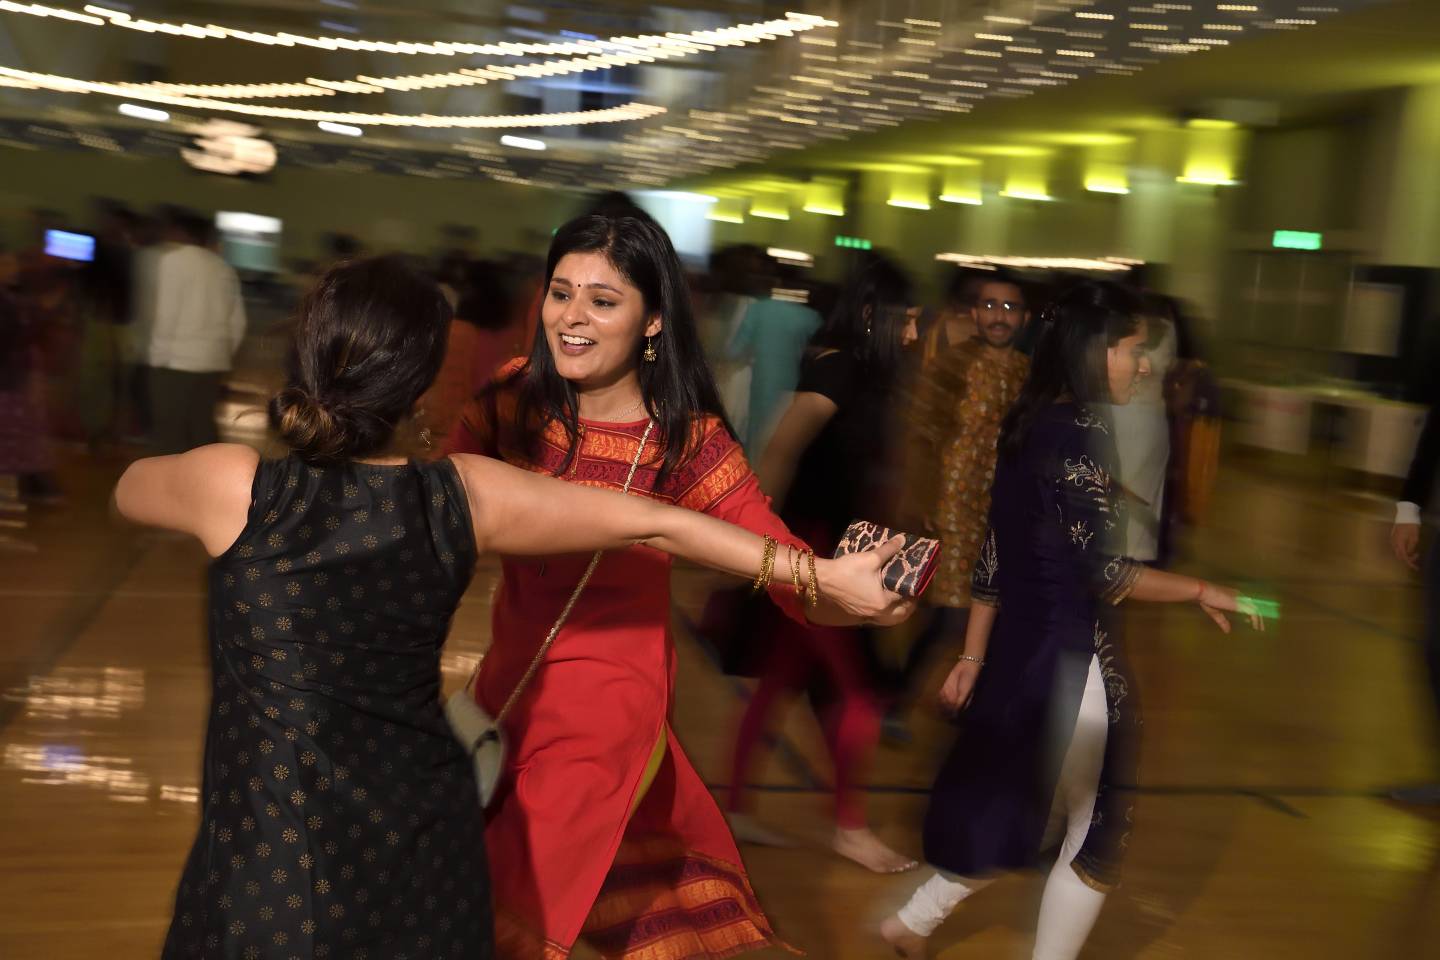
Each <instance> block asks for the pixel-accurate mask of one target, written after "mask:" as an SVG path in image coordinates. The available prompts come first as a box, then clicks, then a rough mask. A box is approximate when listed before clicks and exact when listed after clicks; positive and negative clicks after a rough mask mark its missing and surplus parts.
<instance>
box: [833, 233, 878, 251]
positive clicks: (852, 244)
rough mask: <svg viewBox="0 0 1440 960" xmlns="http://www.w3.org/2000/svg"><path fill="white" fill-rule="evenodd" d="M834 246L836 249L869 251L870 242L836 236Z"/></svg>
mask: <svg viewBox="0 0 1440 960" xmlns="http://www.w3.org/2000/svg"><path fill="white" fill-rule="evenodd" d="M835 246H837V247H848V248H849V249H851V250H869V249H870V241H869V240H862V239H861V238H859V237H843V236H836V237H835Z"/></svg>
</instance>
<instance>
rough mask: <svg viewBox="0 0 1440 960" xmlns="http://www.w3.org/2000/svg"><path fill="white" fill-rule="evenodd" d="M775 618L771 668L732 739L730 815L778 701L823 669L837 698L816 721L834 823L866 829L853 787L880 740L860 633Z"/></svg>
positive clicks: (738, 804) (862, 807) (736, 807)
mask: <svg viewBox="0 0 1440 960" xmlns="http://www.w3.org/2000/svg"><path fill="white" fill-rule="evenodd" d="M776 619H777V620H778V621H779V623H778V624H777V625H776V628H775V631H774V646H773V648H772V653H771V656H770V660H769V663H768V664H767V666H766V669H765V673H764V674H763V675H762V676H761V678H760V685H759V686H758V687H756V689H755V695H754V697H752V698H751V700H750V705H749V707H747V708H746V710H745V717H744V719H742V720H741V721H740V732H739V734H738V735H737V737H736V742H735V763H734V766H733V767H732V769H731V771H730V798H729V809H730V810H731V811H734V812H738V811H740V810H741V809H742V803H743V795H744V791H745V786H744V785H745V781H746V779H747V775H748V773H749V769H750V758H751V754H752V753H753V752H754V750H755V747H756V745H757V744H759V742H760V740H761V738H762V737H764V735H765V732H766V729H767V728H768V727H769V721H770V713H771V711H772V710H773V709H774V707H775V701H776V700H777V699H779V698H780V697H781V696H783V695H785V694H790V693H796V692H799V691H801V690H804V689H805V687H806V685H807V684H808V683H809V681H810V680H811V678H812V677H813V675H814V673H815V671H816V670H821V671H824V674H825V677H826V679H827V680H829V682H830V685H831V687H832V688H833V690H834V692H835V697H836V701H835V703H834V704H833V705H832V706H831V707H830V708H829V709H826V710H824V711H822V712H823V714H824V715H823V716H821V717H820V718H819V719H820V725H821V728H822V729H823V730H824V731H825V741H826V744H827V746H828V747H829V748H830V758H831V760H832V761H833V763H834V764H835V823H836V825H837V826H839V827H843V828H846V829H853V828H856V827H863V826H865V803H864V800H863V799H862V798H861V796H860V794H859V792H858V791H857V790H856V786H855V785H856V783H857V782H858V781H859V779H860V778H861V777H862V776H863V774H864V770H865V767H866V765H867V764H868V763H869V760H870V755H871V753H873V752H874V750H875V745H876V743H878V742H879V740H880V715H881V711H880V704H879V701H878V700H877V698H876V696H875V692H874V690H873V688H872V684H871V683H870V681H869V679H868V678H867V677H866V675H865V665H864V661H863V658H862V657H861V653H860V648H859V639H858V637H857V634H856V632H855V631H854V630H853V629H849V628H845V627H822V626H816V625H814V624H801V623H796V622H795V621H793V620H790V619H789V618H788V617H783V616H782V617H777V618H776Z"/></svg>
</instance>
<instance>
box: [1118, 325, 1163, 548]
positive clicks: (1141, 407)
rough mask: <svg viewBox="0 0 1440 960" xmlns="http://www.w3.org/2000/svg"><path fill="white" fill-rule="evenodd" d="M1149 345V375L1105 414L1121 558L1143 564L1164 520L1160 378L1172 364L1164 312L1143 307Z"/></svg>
mask: <svg viewBox="0 0 1440 960" xmlns="http://www.w3.org/2000/svg"><path fill="white" fill-rule="evenodd" d="M1148 306H1149V307H1150V308H1151V309H1150V311H1149V313H1150V315H1149V316H1148V317H1147V318H1146V319H1147V320H1148V321H1149V324H1150V331H1151V338H1150V340H1151V342H1150V344H1149V349H1148V350H1147V351H1146V356H1147V357H1148V358H1149V360H1150V376H1148V377H1146V378H1145V379H1144V380H1142V381H1140V385H1139V386H1138V387H1137V388H1136V390H1135V398H1134V399H1133V400H1131V401H1130V402H1129V403H1127V404H1110V405H1108V406H1107V408H1106V411H1107V413H1108V414H1109V416H1110V422H1111V424H1112V425H1113V426H1114V428H1115V453H1116V456H1117V458H1118V460H1119V466H1120V477H1119V480H1120V486H1121V488H1122V490H1123V491H1124V494H1125V496H1126V498H1127V501H1128V503H1127V505H1128V507H1129V510H1128V512H1127V515H1126V520H1125V540H1124V549H1125V556H1127V557H1130V558H1132V559H1135V560H1142V561H1144V562H1146V563H1154V562H1156V561H1157V560H1159V559H1160V541H1161V539H1162V536H1161V533H1162V531H1161V525H1162V523H1163V522H1164V518H1165V516H1166V513H1165V510H1164V501H1165V495H1166V490H1165V477H1166V472H1167V470H1168V469H1169V466H1170V420H1169V417H1168V416H1167V415H1166V411H1165V375H1166V374H1167V373H1169V371H1170V368H1171V367H1172V366H1173V365H1174V363H1175V354H1176V337H1175V327H1174V325H1173V324H1172V323H1171V322H1170V319H1169V317H1168V316H1166V314H1167V313H1169V312H1170V308H1169V307H1168V306H1167V305H1165V304H1163V303H1161V302H1159V301H1158V300H1157V301H1155V302H1152V303H1149V304H1148Z"/></svg>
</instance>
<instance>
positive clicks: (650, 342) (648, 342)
mask: <svg viewBox="0 0 1440 960" xmlns="http://www.w3.org/2000/svg"><path fill="white" fill-rule="evenodd" d="M642 356H644V358H645V362H646V363H654V362H655V361H656V360H658V359H660V354H658V353H656V352H655V338H654V337H646V338H645V353H644V354H642Z"/></svg>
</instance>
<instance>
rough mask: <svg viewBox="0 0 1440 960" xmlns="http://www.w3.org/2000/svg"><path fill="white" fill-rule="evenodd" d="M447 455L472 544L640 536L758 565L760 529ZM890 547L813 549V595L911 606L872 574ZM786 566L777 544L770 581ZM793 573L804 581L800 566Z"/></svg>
mask: <svg viewBox="0 0 1440 960" xmlns="http://www.w3.org/2000/svg"><path fill="white" fill-rule="evenodd" d="M452 459H453V460H454V462H455V464H456V466H457V468H458V469H459V471H460V476H461V479H462V481H463V482H464V484H465V489H466V494H467V497H468V499H469V503H470V516H471V521H472V523H473V525H474V530H475V544H476V547H477V549H479V550H481V551H488V552H494V553H502V554H512V555H517V556H544V555H548V554H556V553H585V552H588V551H591V550H615V549H621V548H624V547H630V546H637V545H643V546H648V547H652V548H654V549H656V550H661V551H664V552H665V553H669V554H672V555H674V556H677V557H684V558H685V559H687V560H691V561H694V562H695V563H699V564H702V565H704V566H707V567H712V568H714V569H716V570H722V571H724V572H726V573H730V574H734V575H736V576H739V577H745V578H747V579H753V578H754V577H755V576H756V575H757V574H758V573H759V572H760V564H761V558H762V556H763V553H764V541H763V540H762V538H761V537H759V536H757V535H755V534H753V533H750V532H749V531H747V530H743V529H741V528H740V527H737V526H734V525H732V524H728V523H725V522H723V521H720V520H716V519H714V518H713V517H707V516H706V515H705V514H703V513H698V512H696V511H694V510H686V509H683V508H681V507H671V506H666V505H663V504H659V503H656V502H654V501H652V500H649V499H647V498H644V497H635V496H626V495H624V494H619V493H615V492H613V491H608V490H597V489H593V488H589V487H582V486H578V485H576V484H572V483H565V482H564V481H562V480H557V479H555V478H553V477H543V476H539V475H536V474H533V473H528V472H526V471H523V470H520V469H517V468H515V467H511V466H509V465H507V464H504V463H501V462H500V461H498V460H490V459H488V458H485V457H476V456H469V455H465V454H458V455H455V456H453V457H452ZM900 546H901V543H900V541H899V540H898V539H897V540H896V541H894V542H893V543H890V544H886V545H885V546H884V547H882V548H881V549H879V550H875V551H872V552H870V553H865V554H858V555H853V556H849V557H842V558H841V559H839V560H822V559H819V558H817V559H816V561H815V574H816V580H817V582H818V585H819V588H820V592H821V594H822V595H823V596H824V597H825V598H826V599H827V600H829V601H831V602H833V603H834V604H835V605H836V606H838V607H840V608H841V609H843V610H844V611H845V612H847V613H849V614H851V615H853V616H856V617H860V618H863V619H868V620H872V621H875V622H881V623H892V622H898V621H899V620H901V619H903V618H904V617H905V616H907V615H908V614H909V611H910V609H911V605H910V604H909V603H907V602H906V601H904V600H903V598H901V597H899V596H898V595H897V594H893V593H891V592H889V591H888V590H886V589H885V588H884V587H883V586H882V585H881V580H880V569H881V567H882V566H883V565H884V563H885V562H886V561H887V560H889V559H890V558H891V557H893V556H894V555H895V553H896V552H897V551H898V550H899V548H900ZM791 573H792V571H791V568H790V558H789V555H788V552H787V551H786V550H784V549H781V550H778V551H777V552H776V556H775V568H774V574H773V580H776V581H780V582H788V581H790V579H791ZM801 574H802V582H804V581H805V580H807V579H808V576H809V570H808V568H807V569H804V570H802V571H801Z"/></svg>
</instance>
